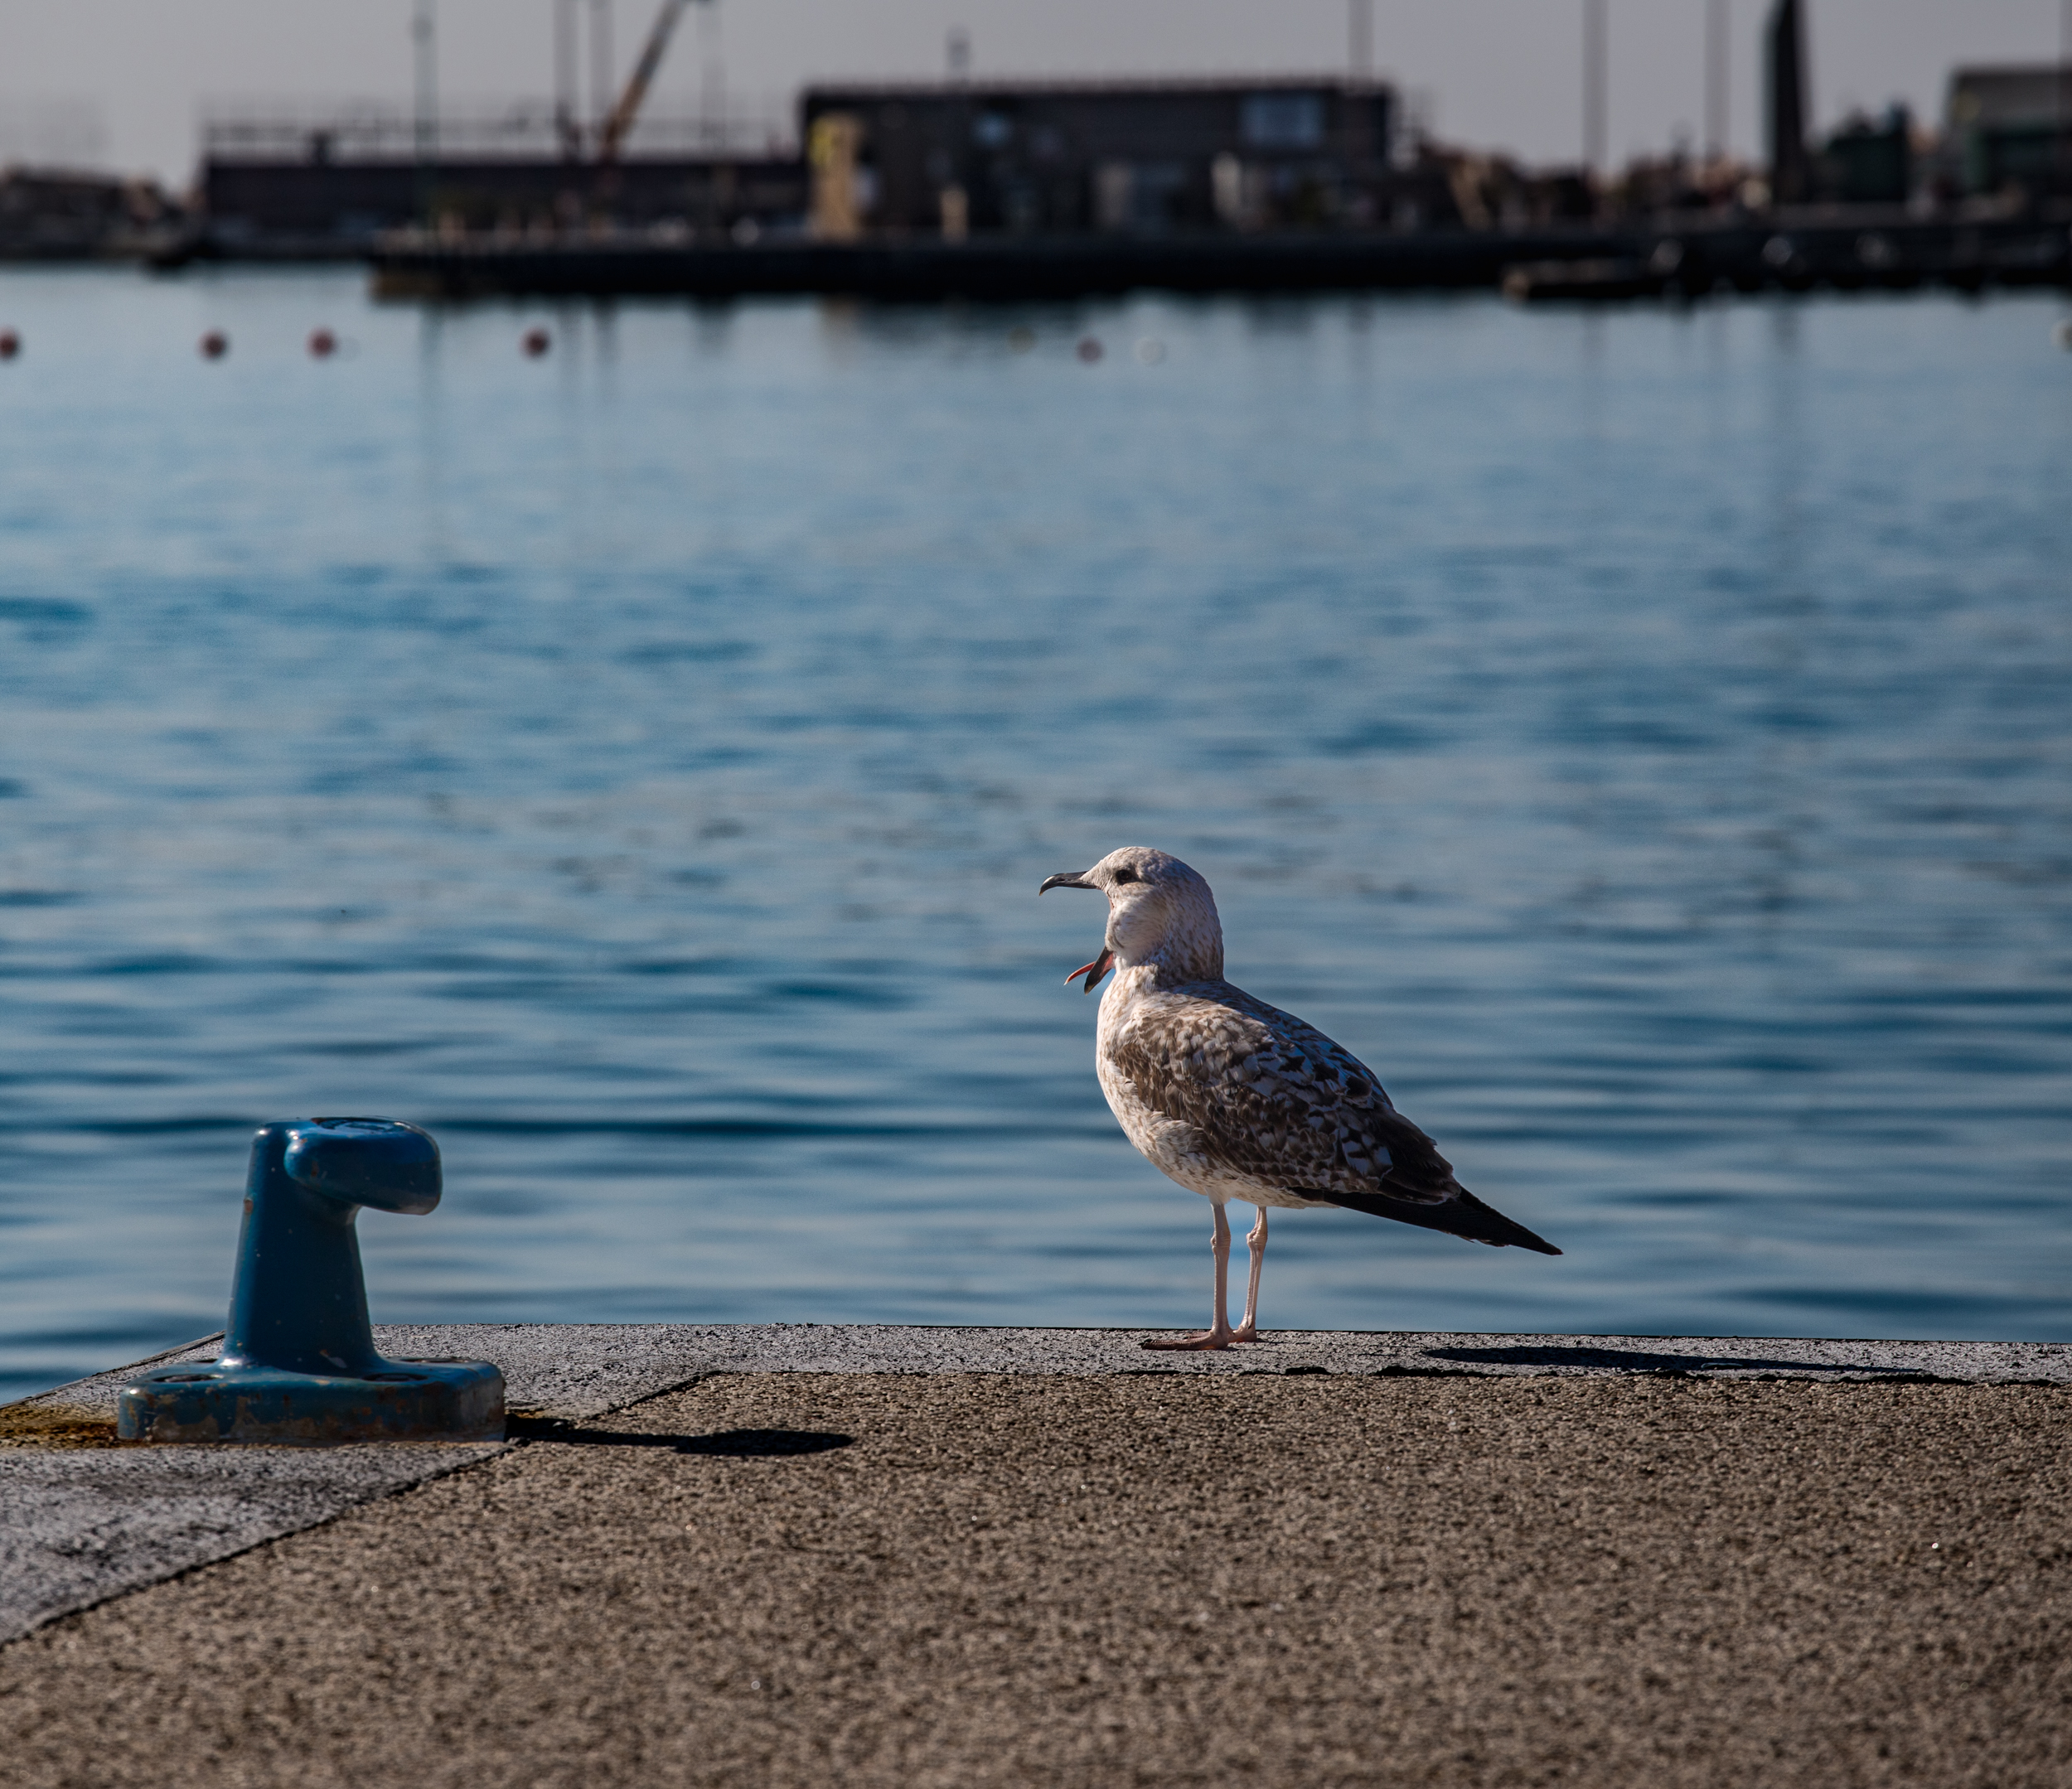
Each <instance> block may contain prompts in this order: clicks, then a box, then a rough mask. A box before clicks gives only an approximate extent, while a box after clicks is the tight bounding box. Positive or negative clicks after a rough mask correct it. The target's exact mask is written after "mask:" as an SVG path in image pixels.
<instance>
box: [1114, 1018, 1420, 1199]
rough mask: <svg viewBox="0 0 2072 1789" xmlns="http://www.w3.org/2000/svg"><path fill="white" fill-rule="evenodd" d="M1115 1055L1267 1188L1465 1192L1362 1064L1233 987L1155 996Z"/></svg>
mask: <svg viewBox="0 0 2072 1789" xmlns="http://www.w3.org/2000/svg"><path fill="white" fill-rule="evenodd" d="M1107 1055H1108V1060H1109V1061H1110V1063H1111V1065H1112V1066H1114V1067H1115V1068H1116V1070H1118V1071H1121V1073H1122V1074H1124V1075H1125V1076H1127V1077H1128V1078H1129V1080H1130V1083H1131V1085H1133V1086H1134V1087H1135V1090H1136V1092H1137V1096H1138V1097H1139V1098H1140V1100H1143V1102H1144V1103H1145V1105H1147V1106H1149V1107H1150V1108H1151V1110H1154V1111H1155V1112H1158V1113H1159V1114H1162V1115H1163V1116H1164V1117H1167V1118H1169V1119H1177V1120H1179V1121H1180V1122H1181V1123H1184V1124H1187V1125H1188V1126H1189V1127H1190V1128H1191V1129H1193V1131H1194V1132H1195V1133H1196V1134H1197V1135H1198V1139H1199V1144H1198V1147H1199V1149H1200V1152H1201V1153H1202V1154H1203V1155H1204V1156H1205V1157H1207V1158H1208V1159H1209V1160H1211V1161H1213V1162H1214V1163H1216V1164H1217V1165H1218V1166H1219V1167H1221V1168H1225V1169H1227V1171H1229V1172H1230V1173H1236V1174H1242V1175H1243V1176H1244V1177H1247V1179H1250V1180H1254V1181H1256V1182H1259V1183H1261V1185H1263V1186H1268V1187H1280V1188H1282V1189H1284V1190H1285V1191H1287V1192H1299V1193H1301V1194H1304V1195H1306V1196H1308V1197H1314V1198H1317V1199H1319V1200H1321V1201H1329V1202H1334V1203H1336V1202H1339V1199H1340V1197H1342V1196H1343V1195H1347V1194H1351V1195H1354V1196H1362V1195H1364V1196H1366V1197H1382V1198H1387V1199H1389V1200H1392V1201H1397V1202H1408V1203H1411V1204H1421V1205H1440V1204H1443V1203H1445V1202H1446V1201H1447V1200H1449V1199H1450V1198H1452V1197H1455V1196H1457V1195H1458V1194H1459V1192H1460V1187H1459V1186H1458V1184H1457V1182H1455V1180H1454V1177H1453V1170H1452V1168H1450V1166H1449V1165H1448V1163H1447V1162H1446V1159H1445V1157H1444V1156H1442V1155H1440V1153H1439V1151H1438V1150H1437V1149H1436V1148H1435V1147H1434V1146H1433V1144H1432V1140H1431V1138H1429V1137H1427V1136H1426V1134H1424V1133H1423V1132H1422V1131H1421V1130H1420V1129H1418V1128H1417V1127H1416V1125H1415V1124H1411V1122H1410V1120H1409V1119H1406V1118H1405V1117H1404V1116H1403V1115H1402V1114H1401V1113H1400V1112H1398V1111H1397V1110H1396V1109H1395V1108H1394V1107H1393V1106H1392V1105H1390V1104H1389V1101H1388V1095H1387V1094H1386V1093H1384V1092H1383V1091H1382V1085H1381V1083H1380V1082H1379V1081H1377V1080H1376V1079H1375V1078H1374V1076H1373V1075H1372V1073H1371V1072H1370V1071H1368V1067H1367V1066H1366V1065H1365V1064H1364V1063H1363V1062H1362V1061H1360V1060H1359V1058H1358V1057H1357V1056H1354V1055H1353V1053H1352V1052H1350V1051H1348V1050H1346V1049H1344V1048H1343V1047H1340V1046H1339V1045H1338V1044H1336V1043H1334V1042H1332V1041H1331V1039H1330V1038H1329V1037H1325V1036H1324V1033H1323V1032H1320V1031H1318V1030H1317V1029H1316V1028H1315V1027H1314V1026H1310V1025H1306V1024H1305V1023H1303V1022H1302V1021H1301V1020H1300V1019H1299V1018H1295V1016H1294V1015H1293V1014H1292V1013H1283V1012H1281V1011H1280V1010H1279V1009H1278V1008H1274V1007H1271V1006H1268V1005H1267V1004H1266V1003H1265V1002H1264V1001H1263V1000H1255V999H1254V998H1252V997H1251V995H1250V994H1246V993H1245V992H1243V990H1242V989H1237V988H1233V987H1232V986H1231V985H1230V984H1228V983H1227V982H1225V983H1220V984H1195V985H1193V986H1191V987H1188V988H1183V989H1173V990H1171V991H1169V992H1168V993H1165V994H1161V995H1159V996H1157V997H1155V999H1154V1000H1153V1001H1152V1002H1150V1003H1149V1008H1148V1010H1147V1011H1146V1012H1145V1014H1144V1015H1143V1018H1141V1019H1140V1020H1139V1021H1138V1022H1136V1023H1133V1024H1131V1025H1130V1026H1128V1027H1126V1028H1125V1029H1124V1030H1123V1031H1122V1032H1120V1033H1119V1034H1118V1035H1117V1036H1116V1037H1114V1038H1112V1039H1111V1041H1110V1042H1109V1044H1108V1046H1107Z"/></svg>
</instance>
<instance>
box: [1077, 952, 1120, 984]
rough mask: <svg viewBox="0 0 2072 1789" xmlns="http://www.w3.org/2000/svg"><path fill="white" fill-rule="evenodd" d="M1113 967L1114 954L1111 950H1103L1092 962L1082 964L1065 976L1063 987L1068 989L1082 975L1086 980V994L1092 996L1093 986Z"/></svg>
mask: <svg viewBox="0 0 2072 1789" xmlns="http://www.w3.org/2000/svg"><path fill="white" fill-rule="evenodd" d="M1114 967H1115V952H1114V951H1112V950H1103V951H1102V952H1101V955H1099V956H1097V957H1096V958H1095V959H1094V960H1093V961H1092V962H1091V963H1082V964H1081V965H1079V967H1078V968H1077V969H1074V970H1073V971H1072V973H1071V974H1069V975H1067V977H1066V978H1065V985H1066V986H1067V988H1069V987H1070V986H1071V985H1072V984H1073V983H1074V982H1076V981H1077V980H1078V979H1079V978H1080V977H1081V976H1082V975H1084V976H1085V977H1086V978H1087V993H1088V994H1092V992H1093V989H1094V984H1095V983H1096V982H1097V981H1099V980H1100V979H1101V977H1102V976H1103V975H1105V974H1107V973H1108V971H1109V970H1110V969H1113V968H1114Z"/></svg>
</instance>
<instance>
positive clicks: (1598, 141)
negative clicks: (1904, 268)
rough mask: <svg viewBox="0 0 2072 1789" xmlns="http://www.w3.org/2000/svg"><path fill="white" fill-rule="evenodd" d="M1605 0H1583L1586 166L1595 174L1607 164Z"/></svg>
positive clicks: (1584, 147) (1607, 57) (1607, 52)
mask: <svg viewBox="0 0 2072 1789" xmlns="http://www.w3.org/2000/svg"><path fill="white" fill-rule="evenodd" d="M1605 35H1606V34H1605V0H1583V166H1584V167H1585V169H1586V170H1587V171H1588V172H1590V173H1591V174H1593V175H1594V174H1596V173H1598V172H1600V170H1601V169H1602V168H1603V167H1604V165H1605V87H1606V85H1607V84H1608V73H1609V71H1608V69H1607V66H1606V65H1607V61H1608V59H1609V54H1610V51H1609V46H1608V45H1607V43H1606V41H1605Z"/></svg>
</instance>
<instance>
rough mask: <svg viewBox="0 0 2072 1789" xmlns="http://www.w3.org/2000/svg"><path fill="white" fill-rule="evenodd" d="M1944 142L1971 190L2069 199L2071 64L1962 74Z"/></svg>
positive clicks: (1955, 79)
mask: <svg viewBox="0 0 2072 1789" xmlns="http://www.w3.org/2000/svg"><path fill="white" fill-rule="evenodd" d="M1947 138H1948V143H1949V148H1950V150H1951V152H1952V155H1953V160H1954V162H1955V163H1956V167H1957V171H1958V180H1959V181H1960V182H1961V184H1962V186H1963V190H1964V191H1968V192H1975V193H2004V192H2007V191H2009V190H2010V189H2016V188H2018V189H2020V191H2021V192H2022V193H2024V194H2025V195H2026V196H2029V197H2031V198H2040V197H2041V196H2044V195H2045V194H2061V195H2068V196H2072V63H2061V64H2060V65H2057V66H2055V67H2053V66H2052V65H2050V64H2049V63H2036V64H2031V65H2028V66H2026V67H2014V68H1960V69H1958V70H1957V72H1956V73H1955V74H1953V75H1951V76H1950V82H1949V113H1948V118H1947Z"/></svg>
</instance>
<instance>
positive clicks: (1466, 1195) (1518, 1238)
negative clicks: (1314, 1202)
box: [1295, 1187, 1561, 1255]
mask: <svg viewBox="0 0 2072 1789" xmlns="http://www.w3.org/2000/svg"><path fill="white" fill-rule="evenodd" d="M1295 1191H1297V1192H1300V1194H1301V1195H1302V1197H1304V1198H1305V1199H1321V1200H1324V1201H1325V1202H1327V1203H1329V1204H1331V1205H1342V1206H1344V1207H1345V1208H1346V1209H1347V1210H1348V1211H1364V1212H1366V1213H1367V1214H1368V1216H1370V1217H1392V1218H1394V1219H1395V1220H1396V1221H1397V1222H1398V1223H1399V1224H1415V1225H1416V1226H1418V1227H1419V1228H1420V1229H1422V1230H1443V1231H1445V1233H1446V1234H1447V1235H1450V1236H1459V1237H1460V1238H1461V1239H1462V1240H1464V1241H1468V1242H1486V1243H1488V1244H1489V1246H1490V1247H1491V1248H1493V1249H1531V1250H1533V1251H1534V1252H1535V1253H1536V1254H1539V1255H1559V1254H1560V1253H1561V1250H1559V1249H1557V1248H1556V1247H1555V1246H1554V1245H1553V1244H1552V1243H1551V1242H1549V1241H1548V1240H1547V1239H1546V1238H1545V1237H1544V1236H1536V1235H1533V1234H1532V1231H1529V1230H1527V1228H1526V1227H1525V1226H1524V1225H1523V1224H1514V1223H1513V1222H1512V1221H1511V1220H1510V1219H1509V1218H1508V1217H1506V1216H1504V1215H1503V1212H1501V1211H1494V1210H1493V1209H1492V1208H1491V1207H1489V1206H1486V1205H1484V1203H1483V1202H1481V1200H1479V1199H1478V1198H1477V1197H1475V1196H1474V1194H1473V1193H1472V1192H1469V1191H1468V1189H1467V1188H1466V1187H1459V1188H1457V1189H1455V1192H1453V1194H1452V1195H1451V1197H1449V1198H1447V1199H1445V1201H1444V1202H1440V1203H1435V1204H1431V1205H1426V1204H1424V1203H1422V1202H1420V1201H1418V1200H1415V1199H1388V1198H1383V1197H1379V1196H1378V1195H1377V1194H1373V1193H1367V1192H1326V1191H1325V1190H1324V1188H1322V1187H1298V1188H1296V1189H1295Z"/></svg>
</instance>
